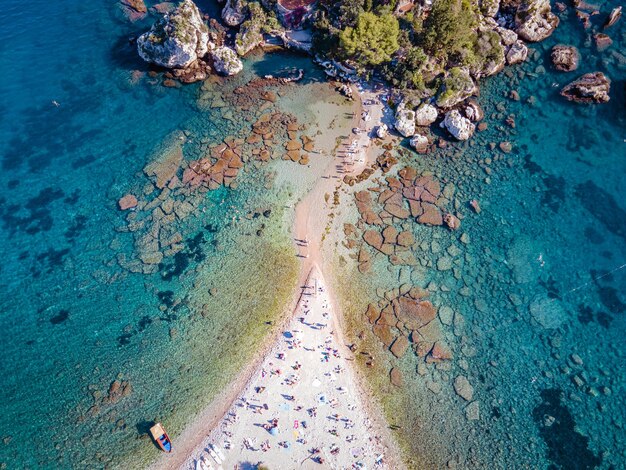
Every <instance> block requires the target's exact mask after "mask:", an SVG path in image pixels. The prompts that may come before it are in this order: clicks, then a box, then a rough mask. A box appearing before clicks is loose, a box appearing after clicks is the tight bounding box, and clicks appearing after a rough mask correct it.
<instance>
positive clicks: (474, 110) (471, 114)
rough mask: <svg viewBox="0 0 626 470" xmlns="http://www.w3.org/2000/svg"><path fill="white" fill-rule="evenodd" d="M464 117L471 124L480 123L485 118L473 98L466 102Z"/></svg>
mask: <svg viewBox="0 0 626 470" xmlns="http://www.w3.org/2000/svg"><path fill="white" fill-rule="evenodd" d="M464 112H465V116H466V117H467V118H468V119H469V120H470V121H472V122H478V121H482V120H483V118H484V117H485V112H484V111H483V108H481V107H480V105H479V104H478V101H476V100H475V99H473V98H470V99H469V100H467V106H465V110H464Z"/></svg>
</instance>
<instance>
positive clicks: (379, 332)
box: [365, 286, 453, 363]
mask: <svg viewBox="0 0 626 470" xmlns="http://www.w3.org/2000/svg"><path fill="white" fill-rule="evenodd" d="M402 291H404V293H402V294H400V295H398V296H397V297H395V298H392V299H391V300H389V301H387V302H380V303H378V304H369V306H368V307H367V311H366V312H365V318H366V320H367V322H368V323H369V324H370V325H372V331H373V333H374V335H375V336H376V337H377V338H378V339H379V340H380V342H381V343H382V344H383V346H384V347H385V348H388V349H389V351H390V352H391V354H393V355H394V356H395V357H396V358H398V359H399V358H401V357H403V356H404V355H405V354H406V352H407V351H408V350H409V349H413V351H414V353H415V354H416V355H417V356H418V357H421V358H423V359H424V360H425V361H426V362H428V363H438V362H443V361H449V360H451V359H452V358H453V354H452V351H451V350H450V348H449V347H448V346H447V345H446V343H445V341H444V340H443V335H442V332H441V324H440V322H439V319H438V317H437V309H436V308H435V307H434V306H433V304H432V303H431V302H430V301H429V300H427V297H428V295H429V294H428V291H426V290H424V289H421V288H418V287H409V286H403V287H402V288H401V289H400V292H402Z"/></svg>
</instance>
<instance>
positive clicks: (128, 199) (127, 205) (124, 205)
mask: <svg viewBox="0 0 626 470" xmlns="http://www.w3.org/2000/svg"><path fill="white" fill-rule="evenodd" d="M117 203H118V204H119V206H120V209H121V210H123V211H125V210H127V209H132V208H133V207H137V204H138V201H137V198H136V197H135V196H133V195H132V194H127V195H126V196H124V197H123V198H121V199H120V200H119V201H117Z"/></svg>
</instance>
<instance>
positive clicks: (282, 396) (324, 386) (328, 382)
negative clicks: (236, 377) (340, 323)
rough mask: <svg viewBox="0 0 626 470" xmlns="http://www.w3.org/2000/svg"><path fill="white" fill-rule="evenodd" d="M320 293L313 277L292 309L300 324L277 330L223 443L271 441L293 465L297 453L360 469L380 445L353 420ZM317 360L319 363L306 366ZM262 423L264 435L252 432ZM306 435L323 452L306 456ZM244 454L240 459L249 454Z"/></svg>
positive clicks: (244, 448)
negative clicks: (275, 343)
mask: <svg viewBox="0 0 626 470" xmlns="http://www.w3.org/2000/svg"><path fill="white" fill-rule="evenodd" d="M311 290H313V292H311ZM323 293H324V288H323V287H321V286H320V287H318V286H317V283H316V284H315V287H313V288H309V289H308V292H305V295H304V296H303V300H302V301H301V302H300V304H299V306H298V312H297V313H298V316H299V317H300V320H301V322H300V324H301V325H304V327H300V328H299V329H298V327H296V328H293V329H290V330H289V331H288V332H286V333H285V334H284V335H283V336H282V338H281V343H280V344H279V345H278V346H277V347H276V349H274V352H273V354H271V355H270V356H269V358H268V359H266V361H265V364H264V365H263V366H262V367H261V368H260V371H259V375H258V376H257V379H256V380H255V382H256V383H253V384H251V386H250V389H249V391H248V392H247V393H246V394H244V396H242V397H240V399H239V400H238V401H237V402H236V404H235V407H233V409H232V410H231V411H230V412H229V413H228V415H227V416H226V417H225V419H224V420H223V421H222V424H221V432H222V436H223V437H222V438H223V439H225V442H224V447H226V448H228V449H232V450H236V451H239V449H241V452H244V453H245V452H252V453H256V452H262V453H268V452H270V451H271V450H273V447H272V446H274V448H275V450H274V452H281V453H283V452H284V453H286V457H285V458H290V457H289V456H292V458H293V459H294V460H293V464H294V465H295V464H296V463H299V462H300V461H302V458H300V457H298V456H299V455H300V456H307V455H308V457H307V459H311V460H314V461H317V462H318V463H319V462H327V461H329V462H330V461H337V462H343V463H342V468H349V466H350V465H352V466H353V468H359V467H360V465H361V464H362V459H363V458H364V457H365V456H369V457H371V462H373V461H374V458H373V456H372V454H371V452H372V451H373V449H374V445H377V444H376V443H375V441H374V440H373V439H370V438H369V436H368V435H367V434H364V433H363V430H361V432H355V429H354V428H355V423H356V422H358V414H357V411H356V410H357V406H356V405H355V404H354V402H355V401H356V396H355V395H354V393H353V392H352V393H350V387H349V384H348V383H347V382H345V381H346V379H344V378H343V376H344V374H343V373H344V371H345V364H343V362H342V361H343V360H344V358H343V357H342V355H341V353H340V351H339V349H338V347H337V345H336V343H335V338H334V331H330V332H329V333H321V332H320V330H325V329H327V328H328V327H329V324H330V323H331V322H332V316H331V313H330V312H331V311H330V305H329V302H328V300H327V299H324V298H322V299H319V297H318V296H319V295H320V294H323ZM296 318H297V317H296ZM329 329H330V330H332V328H329ZM307 330H308V331H310V334H309V335H307ZM322 334H323V335H325V336H321V335H322ZM316 356H317V359H314V357H316ZM320 359H321V361H320ZM317 361H320V362H321V365H313V366H312V367H313V369H308V370H307V366H308V365H309V364H315V363H316V362H317ZM320 362H318V364H320ZM285 371H288V372H285ZM318 388H319V392H318V391H317V389H318ZM312 392H313V393H312ZM250 411H251V412H252V413H250V414H248V413H249V412H250ZM353 414H354V416H353ZM257 415H260V416H263V415H265V416H267V417H264V418H263V419H262V420H259V419H258V418H256V419H255V417H256V416H257ZM366 426H367V424H366ZM259 428H262V429H263V431H264V434H265V433H266V434H265V435H263V434H259V433H258V431H257V432H255V431H254V430H255V429H259ZM366 429H368V430H367V432H368V433H369V428H366ZM356 436H358V437H356ZM309 441H312V443H314V444H315V445H316V446H317V448H318V449H321V451H318V452H317V453H315V454H311V450H310V449H308V447H307V446H309V445H310V444H309ZM259 443H260V444H259ZM238 446H240V447H238ZM346 448H347V449H346ZM244 455H245V454H241V455H240V457H241V458H242V459H243V458H248V459H250V458H251V457H250V456H248V457H244ZM297 459H300V460H299V461H298V462H296V460H297ZM268 463H269V462H268ZM346 464H347V466H348V467H345V465H346ZM284 465H285V468H288V467H289V466H290V465H291V463H289V464H288V463H287V461H285V464H284ZM354 465H357V466H356V467H354ZM369 465H370V464H369V463H368V466H369ZM270 466H271V465H270Z"/></svg>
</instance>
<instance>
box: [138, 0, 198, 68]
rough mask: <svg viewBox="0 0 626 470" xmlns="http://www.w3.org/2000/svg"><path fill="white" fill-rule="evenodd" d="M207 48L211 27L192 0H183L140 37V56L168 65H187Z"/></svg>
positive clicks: (175, 66)
mask: <svg viewBox="0 0 626 470" xmlns="http://www.w3.org/2000/svg"><path fill="white" fill-rule="evenodd" d="M208 49H209V30H208V28H207V26H206V24H204V21H202V16H201V15H200V12H199V11H198V7H196V5H195V3H193V2H192V1H191V0H184V1H183V2H182V3H181V4H180V5H179V6H178V7H177V8H176V9H175V10H174V11H173V12H172V13H170V14H166V15H164V16H163V17H162V18H161V19H159V20H157V22H156V23H154V25H153V26H152V28H151V29H150V31H148V32H147V33H144V34H142V35H141V36H139V38H138V39H137V51H138V52H139V55H140V56H141V58H142V59H143V60H145V61H146V62H150V63H153V64H156V65H160V66H161V67H166V68H180V69H184V68H187V67H189V66H191V65H192V64H194V63H195V62H196V61H197V60H198V59H200V58H202V57H203V56H204V55H205V54H206V53H207V51H208Z"/></svg>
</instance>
